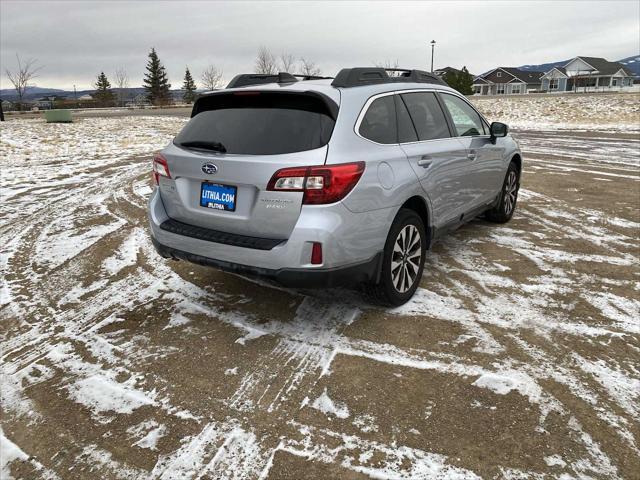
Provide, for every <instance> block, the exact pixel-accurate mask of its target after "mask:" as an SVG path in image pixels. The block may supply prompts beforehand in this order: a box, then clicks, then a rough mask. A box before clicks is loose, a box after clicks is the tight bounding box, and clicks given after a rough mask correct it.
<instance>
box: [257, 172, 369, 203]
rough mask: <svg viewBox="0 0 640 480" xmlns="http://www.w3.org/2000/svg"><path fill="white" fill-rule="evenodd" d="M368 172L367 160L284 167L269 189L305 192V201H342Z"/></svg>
mask: <svg viewBox="0 0 640 480" xmlns="http://www.w3.org/2000/svg"><path fill="white" fill-rule="evenodd" d="M363 172H364V162H353V163H341V164H338V165H318V166H314V167H293V168H283V169H281V170H278V171H277V172H276V173H274V174H273V177H271V180H269V184H268V185H267V190H270V191H276V192H304V196H303V198H302V203H303V204H306V205H321V204H326V203H334V202H337V201H339V200H342V199H343V198H344V197H346V196H347V194H348V193H349V192H350V191H351V190H353V187H355V185H356V183H358V180H360V177H361V176H362V173H363Z"/></svg>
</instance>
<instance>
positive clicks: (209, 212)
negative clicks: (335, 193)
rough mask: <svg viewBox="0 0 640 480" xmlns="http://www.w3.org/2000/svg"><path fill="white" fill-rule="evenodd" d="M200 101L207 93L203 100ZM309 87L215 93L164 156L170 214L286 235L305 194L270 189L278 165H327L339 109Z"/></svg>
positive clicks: (245, 231)
mask: <svg viewBox="0 0 640 480" xmlns="http://www.w3.org/2000/svg"><path fill="white" fill-rule="evenodd" d="M201 100H202V99H201ZM327 101H330V100H326V99H323V98H321V97H320V96H319V95H310V94H308V93H307V92H288V93H284V92H271V91H264V90H261V91H253V92H252V91H238V92H226V93H224V94H221V95H214V96H211V97H210V98H207V99H206V102H203V103H202V104H200V105H198V104H196V106H195V107H194V116H193V117H192V118H191V120H190V121H189V122H188V123H187V125H186V126H185V127H184V129H183V130H182V131H181V132H180V133H179V134H178V135H177V136H176V138H175V139H174V141H173V144H172V145H170V146H169V147H168V148H166V149H165V150H164V151H163V152H162V155H163V156H164V157H165V159H166V160H167V164H168V167H169V172H170V175H171V178H170V179H167V178H164V177H161V183H160V194H161V198H162V201H163V203H164V206H165V208H166V211H167V214H168V215H169V217H170V218H172V219H175V220H178V221H180V222H183V223H187V224H191V225H197V226H201V227H205V228H210V229H214V230H219V231H223V232H228V233H235V234H240V235H248V236H257V237H262V238H279V239H286V238H288V237H289V235H290V233H291V231H292V230H293V228H294V226H295V224H296V222H297V220H298V217H299V215H300V210H301V204H302V196H303V194H302V193H301V192H273V191H267V190H266V188H267V184H268V182H269V180H270V179H271V177H272V175H273V174H274V173H275V172H276V171H277V170H279V169H281V168H286V167H295V166H310V165H322V164H324V163H325V160H326V155H327V143H328V141H329V138H330V136H331V132H332V130H333V126H334V123H335V112H336V111H337V106H335V109H333V111H332V108H330V106H328V105H327V103H326V102H327Z"/></svg>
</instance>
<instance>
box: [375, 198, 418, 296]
mask: <svg viewBox="0 0 640 480" xmlns="http://www.w3.org/2000/svg"><path fill="white" fill-rule="evenodd" d="M403 231H404V233H403V235H404V236H403V237H402V239H405V238H406V239H408V240H407V243H408V245H406V246H407V248H405V250H404V253H402V254H401V253H399V250H400V243H397V242H400V241H401V238H400V235H401V233H402V232H403ZM414 234H417V235H419V239H418V240H419V242H420V243H419V247H418V248H416V247H415V244H413V242H415V238H416V237H415V236H413V235H414ZM427 242H428V238H427V235H426V230H425V227H424V222H423V221H422V219H421V218H420V216H419V215H418V214H417V213H416V212H415V211H413V210H409V209H406V208H403V209H401V210H400V211H399V212H398V214H397V215H396V218H395V219H394V221H393V224H392V225H391V228H390V229H389V235H388V236H387V241H386V243H385V246H384V255H383V259H382V271H381V273H380V282H378V283H370V284H368V285H366V287H365V293H366V294H367V296H368V297H369V299H370V300H371V301H372V302H374V303H377V304H379V305H384V306H391V307H397V306H399V305H402V304H403V303H406V302H407V301H408V300H409V299H410V298H411V297H412V296H413V294H414V293H415V291H416V289H417V288H418V285H419V284H420V279H421V278H422V271H423V270H424V260H425V256H426V252H427ZM418 251H419V252H420V257H419V259H417V257H416V254H417V252H418ZM412 258H413V259H412ZM416 260H417V267H416V264H415V263H416ZM392 262H394V263H395V264H396V265H395V268H392ZM398 264H399V265H398ZM403 281H404V283H403ZM407 284H408V286H407Z"/></svg>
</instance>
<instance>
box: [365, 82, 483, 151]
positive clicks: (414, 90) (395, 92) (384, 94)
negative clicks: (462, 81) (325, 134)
mask: <svg viewBox="0 0 640 480" xmlns="http://www.w3.org/2000/svg"><path fill="white" fill-rule="evenodd" d="M421 92H427V93H429V92H430V93H440V94H447V95H452V96H454V97H458V98H459V99H461V100H462V101H464V102H465V103H466V104H467V105H469V107H471V109H472V110H473V111H474V112H476V113H477V114H478V116H479V117H480V119H481V120H482V121H483V122H484V123H485V126H486V127H487V129H490V128H491V124H490V123H489V122H488V121H487V119H486V118H484V116H483V115H482V114H481V113H480V112H478V110H476V108H475V107H474V106H473V105H471V103H470V102H469V101H468V100H467V99H466V98H464V96H462V95H460V94H459V93H458V92H455V93H454V92H452V91H449V90H440V89H438V88H410V89H407V90H393V91H390V92H382V93H376V94H375V95H372V96H370V97H369V98H368V99H367V101H366V102H364V105H363V106H362V109H361V110H360V113H359V114H358V118H357V119H356V123H355V125H354V128H353V132H354V133H355V134H356V136H358V137H360V138H361V139H363V140H366V141H367V142H371V143H373V144H374V145H381V146H383V147H389V146H398V145H416V144H419V143H427V142H438V141H442V140H451V139H461V138H491V135H486V134H485V135H466V136H463V135H459V136H456V137H454V136H450V137H443V138H432V139H430V140H418V141H416V142H399V143H378V142H376V141H374V140H371V139H369V138H367V137H364V136H362V135H360V124H361V123H362V120H363V119H364V116H365V115H366V114H367V111H368V110H369V107H370V106H371V104H372V103H373V102H375V101H376V100H377V99H378V98H381V97H387V96H389V95H401V94H403V93H421Z"/></svg>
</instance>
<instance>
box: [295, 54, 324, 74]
mask: <svg viewBox="0 0 640 480" xmlns="http://www.w3.org/2000/svg"><path fill="white" fill-rule="evenodd" d="M300 73H301V74H302V75H309V76H312V77H313V76H318V75H321V74H322V71H321V70H320V67H318V66H317V65H316V64H315V62H313V61H311V60H307V59H306V58H304V57H302V58H300Z"/></svg>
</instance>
